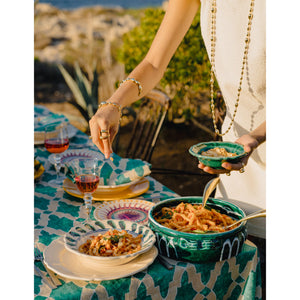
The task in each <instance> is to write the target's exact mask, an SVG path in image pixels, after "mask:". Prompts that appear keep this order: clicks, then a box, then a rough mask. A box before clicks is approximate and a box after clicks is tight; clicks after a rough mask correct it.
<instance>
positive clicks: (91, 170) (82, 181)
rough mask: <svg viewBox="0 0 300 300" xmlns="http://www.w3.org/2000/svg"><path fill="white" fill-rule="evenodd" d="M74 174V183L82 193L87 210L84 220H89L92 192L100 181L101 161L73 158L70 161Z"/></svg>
mask: <svg viewBox="0 0 300 300" xmlns="http://www.w3.org/2000/svg"><path fill="white" fill-rule="evenodd" d="M71 165H72V167H73V172H74V175H75V183H76V186H77V188H78V190H79V191H80V192H81V193H82V194H83V200H84V204H85V208H86V212H87V218H86V221H89V220H90V213H91V210H92V201H93V196H92V194H93V193H94V192H95V191H96V189H97V187H98V184H99V181H100V171H101V166H102V161H101V160H99V159H98V158H89V159H75V160H72V161H71Z"/></svg>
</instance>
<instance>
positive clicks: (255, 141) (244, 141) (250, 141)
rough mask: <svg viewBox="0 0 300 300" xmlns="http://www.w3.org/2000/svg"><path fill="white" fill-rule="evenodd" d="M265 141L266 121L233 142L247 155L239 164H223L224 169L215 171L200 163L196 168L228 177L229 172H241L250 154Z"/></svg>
mask: <svg viewBox="0 0 300 300" xmlns="http://www.w3.org/2000/svg"><path fill="white" fill-rule="evenodd" d="M265 141H266V121H264V122H263V123H261V124H260V125H259V126H258V127H257V128H256V129H254V130H253V131H252V132H250V133H249V134H245V135H243V136H241V137H240V138H238V139H237V140H236V141H235V142H236V143H238V144H241V145H243V146H244V150H245V152H247V153H248V154H247V155H246V156H245V157H243V158H242V159H241V160H240V162H239V163H236V164H231V163H228V162H224V163H223V164H222V167H223V168H224V169H221V170H217V169H214V168H210V167H207V166H205V165H204V164H202V163H199V164H198V168H200V169H202V170H203V171H205V172H207V173H210V174H224V173H227V174H229V175H230V171H240V170H241V172H242V170H243V168H244V167H245V166H246V165H247V162H248V159H249V157H250V155H251V153H252V152H253V151H254V150H255V149H256V148H257V147H258V146H259V145H260V144H262V143H263V142H265Z"/></svg>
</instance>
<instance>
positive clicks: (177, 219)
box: [154, 202, 237, 233]
mask: <svg viewBox="0 0 300 300" xmlns="http://www.w3.org/2000/svg"><path fill="white" fill-rule="evenodd" d="M154 218H155V220H156V221H157V222H158V223H160V224H161V225H163V226H166V227H168V228H170V229H174V230H178V231H182V232H190V233H205V232H208V231H216V232H224V231H225V230H224V228H223V227H224V226H227V225H230V224H232V223H233V222H234V220H233V219H232V218H230V217H229V216H227V215H225V214H221V213H219V212H217V211H216V210H215V209H212V210H208V209H206V208H204V207H203V206H202V205H201V204H190V203H183V202H181V203H180V204H178V205H177V206H176V207H163V208H162V209H161V212H160V213H159V215H158V216H155V217H154ZM235 227H237V226H232V227H231V228H229V229H228V230H232V229H233V228H235Z"/></svg>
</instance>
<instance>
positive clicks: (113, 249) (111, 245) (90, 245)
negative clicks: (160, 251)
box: [78, 229, 142, 256]
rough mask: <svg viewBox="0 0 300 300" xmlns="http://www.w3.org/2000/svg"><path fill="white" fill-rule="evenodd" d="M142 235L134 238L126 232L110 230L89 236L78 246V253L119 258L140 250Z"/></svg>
mask: <svg viewBox="0 0 300 300" xmlns="http://www.w3.org/2000/svg"><path fill="white" fill-rule="evenodd" d="M141 242H142V234H139V235H138V236H136V237H134V236H133V235H132V234H130V233H128V232H127V231H126V230H121V231H118V230H116V229H110V230H109V231H107V232H105V233H104V234H101V233H100V234H98V235H97V236H91V239H88V240H87V241H86V242H85V243H84V244H82V245H80V246H79V249H78V250H79V252H81V253H85V254H88V255H93V256H120V255H126V254H131V253H135V252H137V251H139V250H141V248H142V246H141Z"/></svg>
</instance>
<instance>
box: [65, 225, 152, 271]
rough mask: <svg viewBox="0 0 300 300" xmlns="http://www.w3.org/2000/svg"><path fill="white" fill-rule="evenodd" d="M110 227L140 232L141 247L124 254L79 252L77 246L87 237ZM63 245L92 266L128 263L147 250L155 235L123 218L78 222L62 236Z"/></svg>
mask: <svg viewBox="0 0 300 300" xmlns="http://www.w3.org/2000/svg"><path fill="white" fill-rule="evenodd" d="M110 229H117V230H119V231H120V230H123V229H124V230H126V231H127V232H128V233H130V234H132V235H133V236H137V235H139V234H142V235H143V237H142V248H141V250H139V251H137V252H135V253H132V254H126V255H120V256H111V257H109V256H107V257H102V256H92V255H88V254H85V253H81V252H79V250H78V248H79V246H80V245H82V244H83V243H85V242H86V240H87V239H88V238H90V236H92V235H98V234H99V233H102V234H104V233H105V232H107V231H108V230H110ZM64 241H65V247H66V249H68V250H69V251H71V252H73V253H75V254H77V255H78V257H79V258H80V259H81V260H82V263H84V264H86V265H91V266H93V265H94V264H95V262H97V263H99V264H101V265H102V266H104V265H105V266H107V265H109V266H117V265H122V264H125V263H128V262H129V261H131V260H133V259H134V258H136V257H138V256H139V255H140V254H142V253H145V252H147V251H149V250H150V249H151V248H152V247H153V245H154V243H155V235H154V233H153V231H152V230H151V229H150V228H149V227H147V226H144V225H140V224H138V223H135V222H131V221H123V220H103V221H90V222H88V223H84V224H80V225H78V226H75V227H73V228H72V229H70V230H69V232H68V233H66V235H65V237H64Z"/></svg>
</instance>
